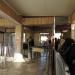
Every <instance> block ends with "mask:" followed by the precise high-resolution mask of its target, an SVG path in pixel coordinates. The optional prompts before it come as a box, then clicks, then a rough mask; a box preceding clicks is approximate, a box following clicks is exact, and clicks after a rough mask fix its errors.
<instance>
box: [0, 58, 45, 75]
mask: <svg viewBox="0 0 75 75" xmlns="http://www.w3.org/2000/svg"><path fill="white" fill-rule="evenodd" d="M45 67H46V57H41V58H39V59H37V60H32V61H28V62H23V63H20V62H19V63H14V62H6V64H4V65H3V64H2V66H1V67H0V75H45V70H46V68H45Z"/></svg>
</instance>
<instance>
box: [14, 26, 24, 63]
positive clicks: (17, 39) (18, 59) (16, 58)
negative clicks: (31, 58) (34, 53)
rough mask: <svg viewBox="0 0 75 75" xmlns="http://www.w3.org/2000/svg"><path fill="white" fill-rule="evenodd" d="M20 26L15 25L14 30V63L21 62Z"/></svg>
mask: <svg viewBox="0 0 75 75" xmlns="http://www.w3.org/2000/svg"><path fill="white" fill-rule="evenodd" d="M22 39H23V38H22V25H16V28H15V54H14V61H15V62H22V61H24V60H23V55H22V53H21V51H22Z"/></svg>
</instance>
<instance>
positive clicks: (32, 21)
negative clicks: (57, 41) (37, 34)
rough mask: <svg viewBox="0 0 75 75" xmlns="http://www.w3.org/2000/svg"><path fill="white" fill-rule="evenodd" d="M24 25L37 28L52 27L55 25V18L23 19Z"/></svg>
mask: <svg viewBox="0 0 75 75" xmlns="http://www.w3.org/2000/svg"><path fill="white" fill-rule="evenodd" d="M22 24H23V25H28V26H30V25H32V26H36V25H44V24H45V25H46V24H49V25H52V24H53V17H37V18H23V19H22Z"/></svg>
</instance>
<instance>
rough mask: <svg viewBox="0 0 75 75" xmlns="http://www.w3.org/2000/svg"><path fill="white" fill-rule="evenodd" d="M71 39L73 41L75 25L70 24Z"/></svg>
mask: <svg viewBox="0 0 75 75" xmlns="http://www.w3.org/2000/svg"><path fill="white" fill-rule="evenodd" d="M71 38H72V39H74V40H75V24H71Z"/></svg>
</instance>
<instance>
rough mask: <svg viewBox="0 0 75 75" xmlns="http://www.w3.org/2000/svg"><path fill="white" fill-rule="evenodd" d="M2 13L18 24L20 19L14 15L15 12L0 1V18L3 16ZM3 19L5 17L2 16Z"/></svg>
mask: <svg viewBox="0 0 75 75" xmlns="http://www.w3.org/2000/svg"><path fill="white" fill-rule="evenodd" d="M2 12H3V13H4V14H6V15H8V16H9V17H11V18H12V19H14V20H16V21H17V22H19V23H20V20H21V17H20V16H18V15H17V14H16V12H15V11H14V10H13V9H11V8H10V7H9V6H8V5H7V4H6V3H5V2H4V1H3V0H0V13H1V16H3V13H2ZM4 17H5V15H4ZM6 17H7V16H6Z"/></svg>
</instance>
